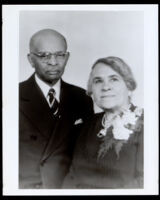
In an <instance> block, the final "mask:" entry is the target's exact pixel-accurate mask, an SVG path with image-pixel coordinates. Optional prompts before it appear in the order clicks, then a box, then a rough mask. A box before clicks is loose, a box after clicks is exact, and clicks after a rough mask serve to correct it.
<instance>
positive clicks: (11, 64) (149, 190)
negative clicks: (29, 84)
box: [2, 4, 159, 195]
mask: <svg viewBox="0 0 160 200" xmlns="http://www.w3.org/2000/svg"><path fill="white" fill-rule="evenodd" d="M22 10H74V11H78V10H83V11H93V10H98V11H104V10H106V11H110V10H111V11H113V10H114V11H133V10H135V11H138V10H142V11H143V12H144V69H145V70H144V116H145V118H144V149H145V151H144V189H125V190H122V189H114V190H111V189H98V190H97V189H95V190H85V189H83V190H81V189H80V190H62V189H60V190H57V189H56V190H55V189H50V190H46V189H43V190H36V189H34V190H32V189H31V190H30V189H27V190H24V189H18V83H19V12H20V11H22ZM2 20H3V27H2V31H3V32H2V37H3V38H2V40H3V41H2V45H3V47H2V51H3V55H2V56H3V62H2V64H3V70H2V72H3V73H2V80H3V94H2V95H3V108H2V109H3V157H2V158H3V195H144V194H145V195H154V194H158V183H159V180H158V175H159V174H158V145H159V143H158V141H159V140H158V139H159V136H158V6H157V5H152V4H150V5H135V4H134V5H106V4H104V5H67V6H66V5H43V6H42V5H24V6H23V5H3V7H2Z"/></svg>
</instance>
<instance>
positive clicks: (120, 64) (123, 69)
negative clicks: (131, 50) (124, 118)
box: [87, 56, 137, 95]
mask: <svg viewBox="0 0 160 200" xmlns="http://www.w3.org/2000/svg"><path fill="white" fill-rule="evenodd" d="M98 63H103V64H106V65H108V66H109V67H110V68H111V69H113V70H114V71H116V72H117V73H119V74H120V75H121V77H122V78H123V80H124V82H125V83H126V86H127V88H128V90H130V91H133V90H135V89H136V87H137V84H136V81H135V79H134V77H133V74H132V71H131V69H130V67H129V66H128V65H127V64H126V63H125V62H124V61H123V60H122V59H121V58H118V57H114V56H110V57H106V58H100V59H98V60H97V61H96V62H95V63H94V64H93V66H92V70H91V73H90V76H89V80H88V87H87V94H88V95H91V94H92V84H93V82H92V72H93V69H94V67H95V66H96V65H97V64H98Z"/></svg>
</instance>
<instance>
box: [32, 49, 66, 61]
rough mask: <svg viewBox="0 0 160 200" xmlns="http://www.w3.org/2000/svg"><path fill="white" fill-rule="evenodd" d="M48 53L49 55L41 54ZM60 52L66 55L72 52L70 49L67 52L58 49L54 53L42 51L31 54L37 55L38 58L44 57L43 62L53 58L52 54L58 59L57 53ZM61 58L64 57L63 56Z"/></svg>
mask: <svg viewBox="0 0 160 200" xmlns="http://www.w3.org/2000/svg"><path fill="white" fill-rule="evenodd" d="M47 53H48V55H44V56H42V55H40V54H47ZM58 53H61V54H63V55H64V57H65V56H66V55H67V54H68V55H69V53H70V52H69V51H67V52H62V51H56V52H54V53H51V52H42V53H35V52H30V54H33V55H35V56H37V57H38V58H40V59H42V60H43V62H48V61H49V60H50V59H51V56H54V58H55V59H56V60H57V57H56V56H57V55H56V54H58ZM45 56H46V57H45ZM47 56H49V58H47ZM45 59H46V60H45ZM60 59H62V57H61V58H60Z"/></svg>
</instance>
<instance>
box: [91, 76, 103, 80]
mask: <svg viewBox="0 0 160 200" xmlns="http://www.w3.org/2000/svg"><path fill="white" fill-rule="evenodd" d="M97 79H102V77H100V76H95V77H94V78H93V80H97Z"/></svg>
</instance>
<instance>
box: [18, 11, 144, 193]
mask: <svg viewBox="0 0 160 200" xmlns="http://www.w3.org/2000/svg"><path fill="white" fill-rule="evenodd" d="M144 51H145V50H144V13H143V12H142V11H139V10H138V11H125V12H124V11H122V10H119V11H112V10H110V11H109V10H106V11H104V10H102V11H98V10H95V11H92V12H91V11H90V12H89V11H84V10H83V11H82V10H79V11H67V10H63V11H62V10H55V11H53V10H45V9H44V10H43V11H41V10H36V11H35V10H22V11H20V12H19V67H18V82H17V87H18V90H17V91H18V108H17V111H18V133H17V134H18V137H17V141H18V159H17V161H18V162H17V165H18V179H17V184H18V190H22V191H30V190H32V191H36V190H37V191H40V192H41V191H45V190H48V189H53V190H56V189H58V190H59V189H61V190H62V191H63V190H64V191H70V190H72V191H73V192H74V191H76V190H77V189H78V190H81V189H87V190H91V191H94V190H96V189H98V190H99V189H103V190H104V191H107V190H110V189H111V190H112V189H114V190H116V189H117V190H122V191H125V190H126V191H127V190H129V189H132V191H136V190H137V189H138V190H143V189H144V188H145V180H146V179H145V170H146V168H145V159H146V158H145V151H144V149H145V148H144V147H145V142H144V141H145V137H146V135H147V134H146V133H145V131H144V130H145V127H144V119H145V116H146V115H145V108H144V71H145V69H144ZM138 190H137V191H138ZM50 191H52V190H50Z"/></svg>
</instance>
